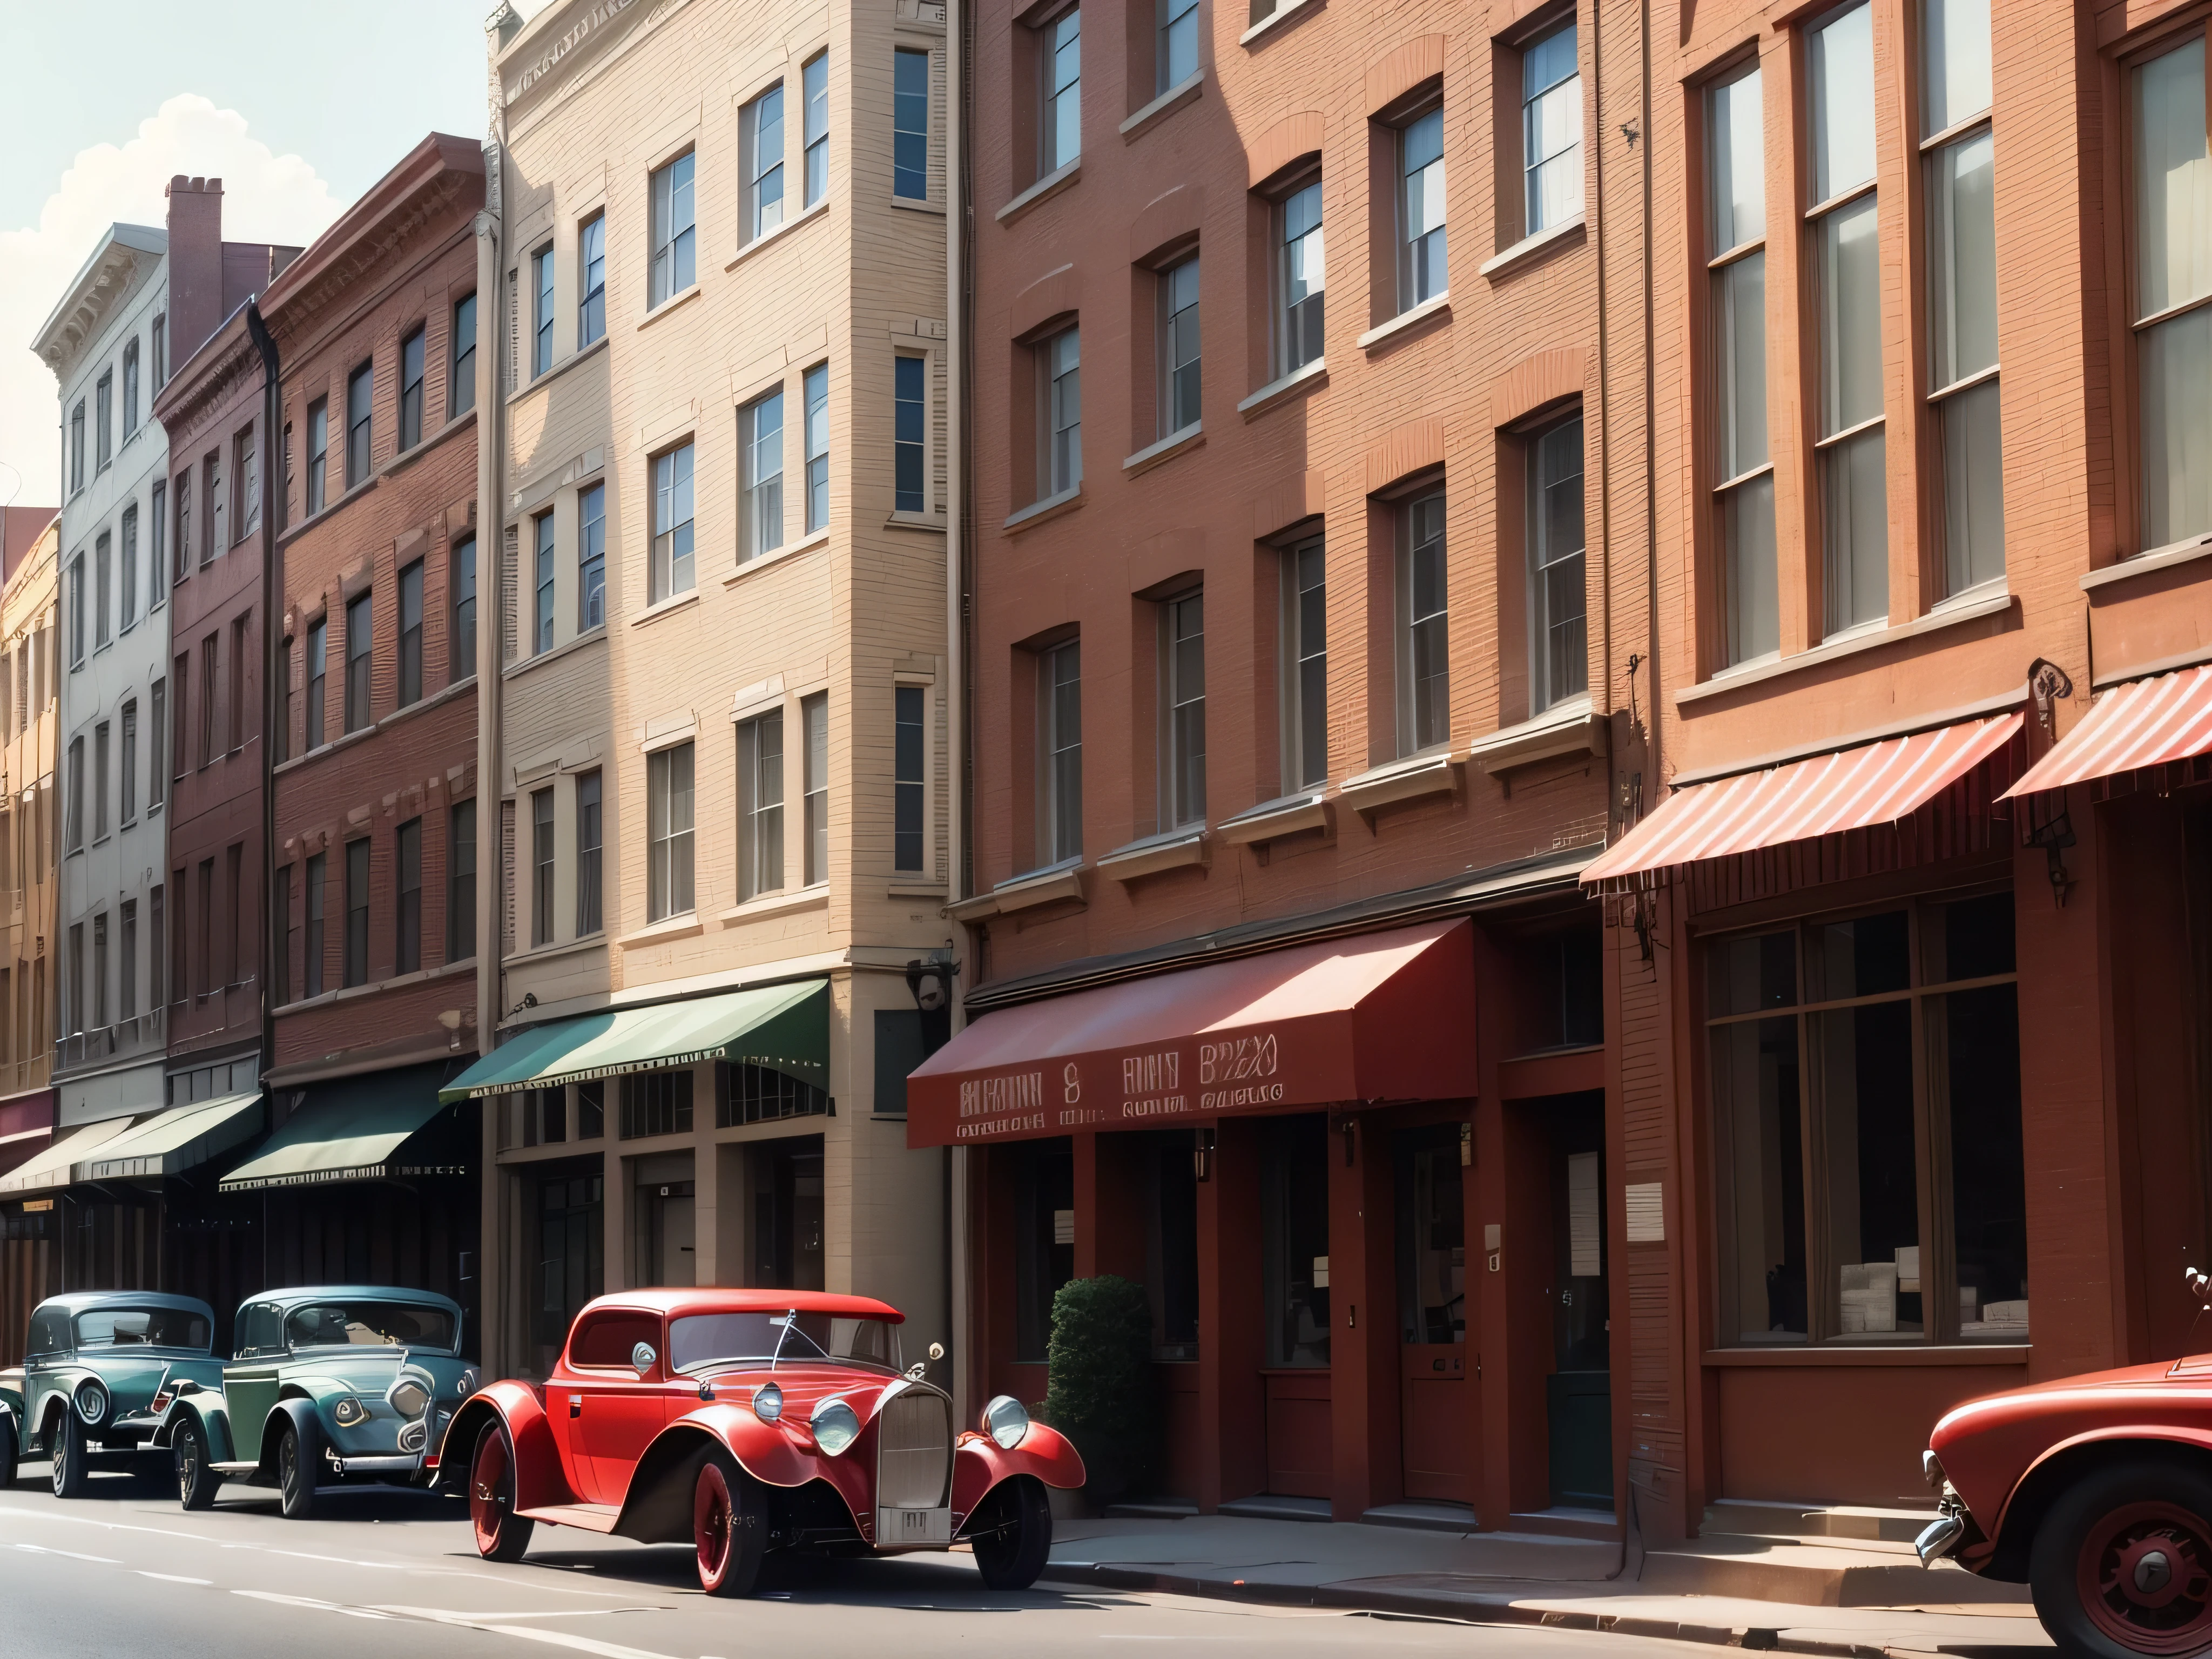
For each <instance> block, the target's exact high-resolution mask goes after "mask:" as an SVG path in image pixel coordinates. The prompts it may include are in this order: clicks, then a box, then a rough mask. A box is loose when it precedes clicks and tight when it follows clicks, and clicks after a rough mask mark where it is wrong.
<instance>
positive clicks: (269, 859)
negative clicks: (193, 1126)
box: [172, 295, 284, 1248]
mask: <svg viewBox="0 0 2212 1659" xmlns="http://www.w3.org/2000/svg"><path fill="white" fill-rule="evenodd" d="M246 332H247V333H248V334H250V335H252V337H253V349H255V350H256V351H258V352H259V353H260V354H261V860H260V867H261V869H262V870H263V871H264V872H274V871H275V869H276V722H277V720H279V719H280V718H281V715H280V714H279V712H278V711H279V710H281V709H282V708H283V690H282V682H281V681H280V679H279V678H278V675H279V669H280V664H281V663H282V660H283V638H282V630H281V629H279V628H278V626H277V622H276V596H277V594H278V593H279V592H282V588H281V586H280V584H279V583H278V582H277V580H276V559H277V552H276V512H277V508H278V507H279V505H280V504H281V502H282V501H283V494H282V490H283V485H282V484H281V483H280V482H279V473H280V471H281V469H282V468H283V464H284V463H283V447H282V446H283V423H284V382H283V374H282V370H281V368H280V367H279V364H278V362H277V356H276V339H275V337H273V336H272V335H271V334H270V332H269V325H268V323H267V321H266V320H264V319H263V317H262V315H261V301H260V296H259V295H255V296H254V297H253V298H252V299H251V300H248V301H246ZM271 885H272V884H271V883H270V882H269V881H267V880H265V879H264V882H263V884H262V890H261V963H260V968H259V973H260V993H261V1073H262V1075H263V1076H264V1077H266V1076H267V1075H268V1074H269V1073H270V1070H271V1069H272V1068H274V1066H276V1000H275V999H274V998H273V997H272V996H271V995H270V986H271V985H273V984H274V983H275V980H274V978H273V975H274V973H275V967H276V962H277V961H278V959H279V957H280V955H281V953H282V952H283V949H284V939H283V933H281V931H280V929H281V928H282V927H283V923H282V922H281V921H279V920H278V919H277V915H276V906H275V905H273V904H271V903H270V902H269V901H270V896H271V895H270V887H271ZM236 897H237V896H236V895H235V894H233V895H232V898H233V901H234V902H235V900H236ZM172 925H173V924H172ZM270 1118H271V1120H272V1122H273V1120H274V1118H275V1114H274V1113H273V1112H272V1113H271V1114H270ZM265 1244H266V1241H265V1240H264V1248H265Z"/></svg>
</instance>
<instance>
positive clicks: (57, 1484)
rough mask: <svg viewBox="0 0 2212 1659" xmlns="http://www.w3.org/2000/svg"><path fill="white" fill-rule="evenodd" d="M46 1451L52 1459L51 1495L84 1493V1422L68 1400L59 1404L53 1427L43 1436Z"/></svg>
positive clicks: (58, 1496)
mask: <svg viewBox="0 0 2212 1659" xmlns="http://www.w3.org/2000/svg"><path fill="white" fill-rule="evenodd" d="M46 1439H47V1441H48V1442H49V1443H48V1445H47V1447H46V1455H47V1456H49V1457H51V1458H52V1460H53V1466H54V1467H53V1480H54V1496H55V1497H57V1498H82V1497H83V1496H84V1486H85V1469H84V1425H83V1424H82V1423H81V1422H79V1421H78V1420H77V1414H76V1412H74V1411H73V1410H71V1409H70V1407H69V1406H68V1405H67V1404H64V1406H63V1407H62V1408H61V1413H60V1416H59V1418H58V1419H57V1421H56V1424H55V1427H54V1431H53V1432H52V1434H50V1435H48V1436H47V1437H46Z"/></svg>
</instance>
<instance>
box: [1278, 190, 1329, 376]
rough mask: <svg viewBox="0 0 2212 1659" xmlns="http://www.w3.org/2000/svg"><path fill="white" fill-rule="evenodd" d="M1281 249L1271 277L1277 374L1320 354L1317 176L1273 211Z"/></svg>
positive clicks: (1322, 273)
mask: <svg viewBox="0 0 2212 1659" xmlns="http://www.w3.org/2000/svg"><path fill="white" fill-rule="evenodd" d="M1275 224H1276V228H1277V234H1278V239H1279V242H1280V245H1281V251H1280V252H1279V256H1278V261H1277V270H1276V275H1275V287H1276V305H1277V306H1278V307H1279V313H1278V315H1279V320H1278V323H1277V329H1276V331H1277V334H1278V336H1279V341H1278V344H1277V352H1278V354H1279V359H1280V361H1279V363H1278V365H1277V372H1278V373H1279V374H1291V373H1292V372H1294V371H1296V370H1297V369H1301V368H1304V367H1305V366H1306V365H1307V364H1308V363H1310V362H1316V361H1317V360H1318V359H1319V358H1320V356H1321V355H1322V289H1323V288H1324V286H1325V284H1326V282H1327V277H1328V270H1327V261H1326V260H1325V258H1323V256H1322V228H1321V180H1320V179H1309V180H1308V181H1307V182H1306V183H1304V184H1303V185H1299V186H1298V187H1297V189H1296V190H1294V191H1291V193H1290V194H1289V195H1288V196H1286V197H1284V198H1283V202H1282V205H1281V206H1280V207H1279V208H1277V209H1276V210H1275Z"/></svg>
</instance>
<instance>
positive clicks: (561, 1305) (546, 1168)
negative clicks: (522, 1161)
mask: <svg viewBox="0 0 2212 1659" xmlns="http://www.w3.org/2000/svg"><path fill="white" fill-rule="evenodd" d="M522 1178H523V1179H524V1180H525V1181H526V1182H527V1183H528V1185H529V1188H530V1189H531V1197H532V1201H533V1203H534V1206H535V1208H536V1211H537V1225H536V1226H535V1228H534V1229H533V1231H534V1233H535V1236H536V1239H537V1244H538V1251H537V1256H538V1259H537V1262H536V1264H535V1265H536V1267H537V1274H536V1280H537V1282H536V1285H535V1289H536V1292H537V1293H536V1295H535V1296H534V1297H532V1298H531V1304H532V1305H531V1310H530V1340H531V1348H532V1352H533V1354H534V1355H535V1357H536V1360H537V1372H536V1374H537V1375H538V1376H546V1375H548V1374H549V1373H550V1372H551V1370H552V1369H553V1366H554V1364H555V1362H556V1361H557V1360H558V1359H559V1358H561V1348H562V1344H564V1343H566V1342H567V1341H568V1328H569V1327H570V1326H571V1325H573V1324H574V1323H575V1320H576V1316H577V1315H578V1314H580V1313H581V1312H582V1311H583V1309H584V1304H586V1302H589V1301H590V1300H592V1297H596V1296H599V1294H600V1293H601V1292H602V1291H604V1290H605V1281H606V1272H605V1249H606V1240H605V1215H606V1204H605V1194H604V1192H603V1190H602V1188H601V1182H600V1176H599V1159H598V1158H573V1159H565V1160H563V1161H562V1162H561V1163H558V1164H536V1165H533V1166H531V1167H530V1168H529V1169H528V1170H527V1172H526V1174H525V1175H524V1176H523V1177H522Z"/></svg>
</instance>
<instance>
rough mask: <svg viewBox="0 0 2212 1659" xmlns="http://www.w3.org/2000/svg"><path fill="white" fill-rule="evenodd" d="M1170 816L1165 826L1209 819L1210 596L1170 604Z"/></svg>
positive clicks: (1202, 595)
mask: <svg viewBox="0 0 2212 1659" xmlns="http://www.w3.org/2000/svg"><path fill="white" fill-rule="evenodd" d="M1167 645H1168V720H1169V725H1168V767H1169V779H1168V795H1169V800H1168V808H1169V810H1168V814H1167V823H1166V824H1164V826H1163V827H1164V828H1169V829H1172V828H1174V827H1175V826H1176V825H1178V824H1184V823H1196V822H1198V821H1199V820H1200V819H1202V818H1204V817H1206V596H1205V595H1204V594H1202V593H1194V594H1192V595H1191V596H1190V597H1189V598H1188V599H1177V600H1176V601H1175V602H1174V603H1172V604H1171V605H1169V606H1168V640H1167Z"/></svg>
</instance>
